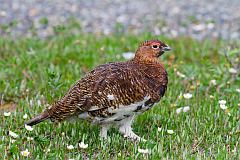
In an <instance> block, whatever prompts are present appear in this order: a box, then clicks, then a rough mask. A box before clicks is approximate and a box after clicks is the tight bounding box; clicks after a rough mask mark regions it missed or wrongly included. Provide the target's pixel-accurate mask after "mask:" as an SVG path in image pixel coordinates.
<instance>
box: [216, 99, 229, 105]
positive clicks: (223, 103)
mask: <svg viewBox="0 0 240 160" xmlns="http://www.w3.org/2000/svg"><path fill="white" fill-rule="evenodd" d="M218 103H219V104H220V105H221V104H222V105H225V104H226V103H227V101H225V100H219V101H218Z"/></svg>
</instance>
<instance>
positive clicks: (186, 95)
mask: <svg viewBox="0 0 240 160" xmlns="http://www.w3.org/2000/svg"><path fill="white" fill-rule="evenodd" d="M183 97H184V98H185V99H190V98H192V94H191V93H184V94H183Z"/></svg>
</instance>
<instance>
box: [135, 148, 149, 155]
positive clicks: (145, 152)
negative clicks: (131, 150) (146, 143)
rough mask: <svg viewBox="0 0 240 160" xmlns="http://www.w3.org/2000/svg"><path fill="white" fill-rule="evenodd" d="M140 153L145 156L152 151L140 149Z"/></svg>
mask: <svg viewBox="0 0 240 160" xmlns="http://www.w3.org/2000/svg"><path fill="white" fill-rule="evenodd" d="M138 152H139V153H143V154H148V153H150V150H149V149H141V148H138Z"/></svg>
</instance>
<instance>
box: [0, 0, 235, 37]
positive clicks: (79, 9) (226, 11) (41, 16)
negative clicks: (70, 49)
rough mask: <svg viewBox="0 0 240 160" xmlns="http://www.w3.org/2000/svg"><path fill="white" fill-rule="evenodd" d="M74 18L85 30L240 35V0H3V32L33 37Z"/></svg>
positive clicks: (0, 29)
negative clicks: (33, 34)
mask: <svg viewBox="0 0 240 160" xmlns="http://www.w3.org/2000/svg"><path fill="white" fill-rule="evenodd" d="M70 18H74V19H76V20H77V21H78V22H79V23H80V24H81V27H82V30H83V31H84V32H93V33H103V34H111V33H113V32H116V30H118V31H121V32H124V33H128V32H131V33H134V34H139V33H142V32H145V31H148V32H152V33H153V34H155V35H166V36H169V37H177V36H179V35H187V36H191V37H193V38H196V39H204V38H223V39H239V38H240V0H158V1H157V0H155V1H154V0H148V1H146V0H138V1H134V0H115V1H110V0H101V1H100V0H89V1H86V0H61V1H59V0H32V1H29V0H9V1H6V0H0V25H1V27H0V35H6V32H9V33H10V34H7V35H11V36H14V37H16V36H31V34H32V32H31V30H32V28H35V29H36V34H38V35H39V36H40V37H46V36H49V35H52V34H53V33H54V32H53V26H57V25H62V24H67V23H68V20H69V19H70ZM9 24H10V25H11V26H12V27H11V28H8V29H6V26H7V25H9Z"/></svg>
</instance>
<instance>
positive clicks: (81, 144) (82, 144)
mask: <svg viewBox="0 0 240 160" xmlns="http://www.w3.org/2000/svg"><path fill="white" fill-rule="evenodd" d="M78 146H79V147H80V148H83V149H86V148H87V147H88V144H84V142H80V143H78Z"/></svg>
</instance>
